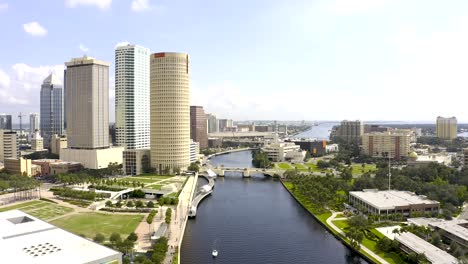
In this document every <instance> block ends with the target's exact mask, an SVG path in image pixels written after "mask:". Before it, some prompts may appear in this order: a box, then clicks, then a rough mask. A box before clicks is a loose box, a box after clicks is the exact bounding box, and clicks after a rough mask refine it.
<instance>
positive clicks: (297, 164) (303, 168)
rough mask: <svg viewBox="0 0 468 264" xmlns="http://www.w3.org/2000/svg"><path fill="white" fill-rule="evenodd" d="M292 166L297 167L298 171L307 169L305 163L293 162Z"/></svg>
mask: <svg viewBox="0 0 468 264" xmlns="http://www.w3.org/2000/svg"><path fill="white" fill-rule="evenodd" d="M293 166H294V168H296V169H298V170H300V171H306V170H308V169H309V168H308V167H307V166H306V165H304V164H300V163H295V164H293Z"/></svg>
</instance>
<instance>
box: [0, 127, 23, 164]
mask: <svg viewBox="0 0 468 264" xmlns="http://www.w3.org/2000/svg"><path fill="white" fill-rule="evenodd" d="M18 145H19V144H18V135H17V134H16V132H15V131H11V130H3V129H0V162H3V161H4V160H5V159H7V158H14V159H16V158H18V157H19V150H18Z"/></svg>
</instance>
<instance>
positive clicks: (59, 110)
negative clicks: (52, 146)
mask: <svg viewBox="0 0 468 264" xmlns="http://www.w3.org/2000/svg"><path fill="white" fill-rule="evenodd" d="M62 92H63V90H62V85H61V84H60V80H59V79H58V78H57V76H56V75H55V74H53V73H51V74H50V75H49V76H48V77H47V78H45V80H44V82H43V83H42V86H41V98H40V100H41V114H40V120H41V122H40V128H41V129H40V130H41V136H42V137H43V138H44V145H45V146H46V147H48V146H49V143H50V138H51V137H52V135H54V134H58V135H62V134H63V93H62Z"/></svg>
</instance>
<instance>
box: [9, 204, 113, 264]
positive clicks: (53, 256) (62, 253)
mask: <svg viewBox="0 0 468 264" xmlns="http://www.w3.org/2000/svg"><path fill="white" fill-rule="evenodd" d="M0 248H1V249H2V256H1V258H2V263H35V264H43V263H44V264H54V263H67V264H75V263H76V264H81V263H89V264H98V263H106V264H121V263H122V253H120V252H117V251H115V250H112V249H110V248H107V247H104V246H101V245H99V244H97V243H94V242H92V241H89V240H87V239H85V238H82V237H80V236H77V235H74V234H72V233H69V232H67V231H65V230H63V229H60V228H58V227H55V226H53V225H51V224H48V223H46V222H44V221H42V220H39V219H37V218H35V217H33V216H31V215H28V214H26V213H24V212H22V211H20V210H11V211H6V212H2V213H0Z"/></svg>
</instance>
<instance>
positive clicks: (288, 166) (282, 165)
mask: <svg viewBox="0 0 468 264" xmlns="http://www.w3.org/2000/svg"><path fill="white" fill-rule="evenodd" d="M275 166H276V167H278V168H280V169H282V170H292V169H294V167H293V166H291V164H289V163H287V162H280V163H275Z"/></svg>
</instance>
